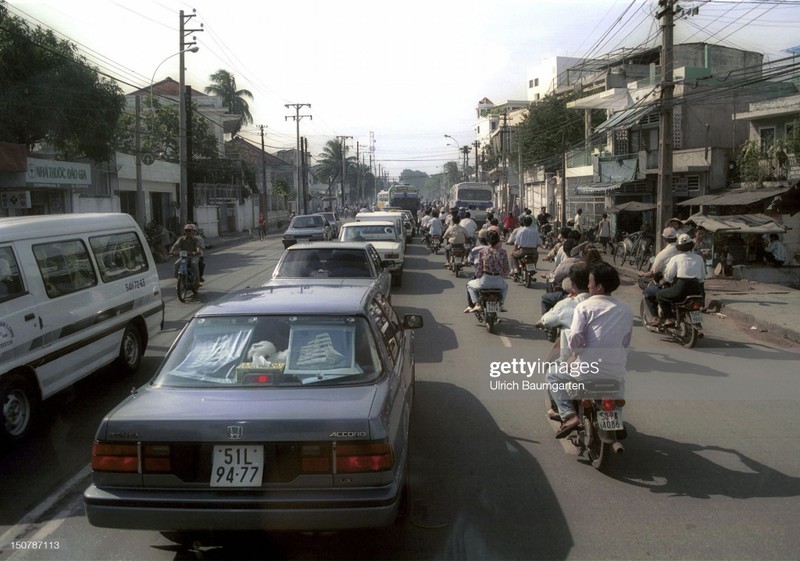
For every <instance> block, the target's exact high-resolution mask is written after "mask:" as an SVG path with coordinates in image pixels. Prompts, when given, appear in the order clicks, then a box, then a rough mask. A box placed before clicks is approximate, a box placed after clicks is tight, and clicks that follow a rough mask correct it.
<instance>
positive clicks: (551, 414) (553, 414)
mask: <svg viewBox="0 0 800 561" xmlns="http://www.w3.org/2000/svg"><path fill="white" fill-rule="evenodd" d="M547 418H548V419H550V420H551V421H558V422H559V423H560V422H561V415H559V414H558V411H555V410H553V409H548V411H547Z"/></svg>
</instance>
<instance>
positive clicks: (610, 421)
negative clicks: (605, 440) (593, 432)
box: [597, 410, 623, 430]
mask: <svg viewBox="0 0 800 561" xmlns="http://www.w3.org/2000/svg"><path fill="white" fill-rule="evenodd" d="M597 427H598V428H599V429H600V430H622V428H623V426H622V411H616V410H615V411H604V410H602V411H598V412H597Z"/></svg>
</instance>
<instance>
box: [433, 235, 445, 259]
mask: <svg viewBox="0 0 800 561" xmlns="http://www.w3.org/2000/svg"><path fill="white" fill-rule="evenodd" d="M430 248H431V253H435V254H436V255H439V250H440V249H441V248H442V236H438V235H436V234H433V235H431V245H430Z"/></svg>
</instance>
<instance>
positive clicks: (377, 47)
mask: <svg viewBox="0 0 800 561" xmlns="http://www.w3.org/2000/svg"><path fill="white" fill-rule="evenodd" d="M679 4H680V5H681V6H683V7H685V8H690V7H693V6H697V7H699V8H700V9H699V13H698V14H697V15H693V16H691V17H687V18H683V19H680V20H678V21H677V22H676V27H675V37H676V41H677V42H680V41H691V42H698V41H708V42H711V43H715V44H722V45H725V46H729V47H737V48H743V49H747V50H754V51H757V52H760V53H763V54H764V55H765V59H766V60H774V59H778V58H782V57H785V56H787V54H786V53H785V52H783V51H784V50H785V49H787V48H790V47H793V46H797V45H800V36H798V34H797V33H796V30H797V29H798V28H800V1H797V2H796V1H793V0H783V1H775V0H768V1H764V2H758V1H744V2H739V1H734V0H710V1H709V0H696V1H694V0H686V1H683V2H680V3H679ZM7 5H8V7H9V10H10V12H11V13H12V14H13V15H16V16H19V17H23V18H25V19H27V20H29V21H30V22H31V23H32V24H34V25H41V26H43V27H45V28H49V29H52V30H54V31H55V32H56V33H57V35H58V36H59V37H61V38H64V39H69V40H70V41H72V42H73V43H75V44H76V45H77V47H78V49H79V51H80V53H81V54H82V55H83V56H85V57H86V58H87V59H88V61H89V62H90V63H91V64H92V65H93V66H96V67H97V68H99V69H100V70H101V71H103V72H104V73H106V74H107V75H110V76H112V77H113V78H115V79H117V80H118V81H119V85H120V87H121V88H122V90H123V91H124V92H125V93H128V92H130V91H133V90H135V89H140V88H144V87H148V86H149V85H150V83H151V81H156V82H158V81H159V80H162V79H164V78H167V77H171V78H173V79H175V80H178V77H179V70H178V64H179V57H178V56H175V55H176V53H177V52H178V51H179V50H180V37H179V32H178V29H179V20H180V11H181V10H183V11H184V14H185V15H189V14H192V13H194V14H196V15H195V17H193V18H191V19H190V20H188V23H187V28H192V29H199V28H200V27H201V24H202V29H203V30H202V31H200V32H196V33H193V34H192V35H193V36H194V38H195V39H196V42H197V46H198V47H199V51H198V52H197V53H186V55H185V64H186V84H187V85H191V86H192V87H193V88H194V89H195V90H198V91H203V89H204V88H205V87H206V86H207V85H208V84H209V83H210V81H209V76H211V74H213V73H214V72H216V71H217V70H219V69H225V70H227V71H229V72H231V73H232V74H233V75H234V76H235V78H236V82H237V87H238V88H240V89H247V90H250V92H252V94H253V99H252V100H251V101H249V104H250V111H251V113H252V115H253V117H254V122H253V124H251V125H249V126H247V127H246V128H244V129H243V130H242V131H241V133H240V135H241V136H243V137H244V138H246V139H248V140H251V141H253V142H254V143H256V144H257V145H260V142H261V139H260V132H259V128H258V126H259V125H263V126H265V127H266V129H265V131H266V139H265V145H266V147H267V151H269V152H273V153H274V152H275V151H277V150H282V149H289V148H293V147H295V146H296V123H295V121H294V120H293V119H291V118H289V119H287V117H288V116H293V115H296V112H295V109H294V108H293V107H292V108H287V107H285V106H286V105H287V104H297V103H304V104H310V107H307V106H306V107H302V109H301V111H300V115H301V116H303V117H302V119H301V120H300V134H301V136H304V137H306V138H308V141H309V146H310V147H309V151H310V152H311V154H312V156H317V155H319V153H320V152H321V151H322V148H323V146H324V145H325V143H326V142H327V141H329V140H332V139H335V138H336V137H337V136H346V137H350V138H348V139H347V145H348V147H349V154H350V155H354V154H355V150H356V145H357V144H358V146H359V152H360V154H364V155H366V157H365V159H364V161H365V162H367V163H368V162H369V158H368V155H369V153H370V146H371V144H370V133H372V135H373V138H374V145H372V146H373V147H374V152H372V153H373V155H374V159H375V162H376V164H380V165H381V170H382V171H383V172H384V173H386V174H388V175H389V177H390V178H397V177H398V176H399V174H400V173H401V172H402V171H403V170H404V169H410V170H419V171H423V172H426V173H428V174H435V173H440V172H441V171H442V166H443V165H444V164H445V163H446V162H448V161H460V154H459V153H458V148H457V146H456V144H458V145H465V144H470V143H471V142H472V141H473V140H474V133H473V130H474V126H475V124H476V112H475V110H476V107H477V105H478V101H479V100H481V99H483V98H484V97H488V98H489V99H490V100H492V101H493V102H494V103H495V104H500V103H502V102H504V101H506V100H525V99H527V83H528V78H529V77H530V76H529V70H530V69H531V68H535V67H536V66H538V65H540V64H541V63H542V62H543V61H545V60H547V59H549V58H552V57H555V56H570V57H579V58H584V57H591V56H597V55H599V54H605V53H608V52H611V51H615V50H618V49H621V48H634V47H640V46H657V45H658V44H660V40H661V39H660V35H659V33H658V21H657V20H656V18H655V16H654V14H655V12H656V11H657V8H658V3H657V0H493V1H492V2H478V1H477V0H426V1H421V0H383V1H381V2H376V1H374V0H296V1H294V2H289V1H285V0H224V1H220V0H210V1H209V0H195V1H193V2H184V1H180V0H7ZM187 40H191V36H190V37H189V38H188V39H187ZM445 135H449V136H451V137H454V138H455V139H456V141H457V142H456V141H453V140H451V139H449V138H447V137H445Z"/></svg>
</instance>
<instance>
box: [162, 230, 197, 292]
mask: <svg viewBox="0 0 800 561" xmlns="http://www.w3.org/2000/svg"><path fill="white" fill-rule="evenodd" d="M180 251H185V252H186V253H187V254H188V256H189V267H190V268H191V269H192V276H193V278H194V283H193V285H192V287H191V288H197V287H198V286H199V285H200V265H199V263H198V260H197V259H196V258H195V257H196V256H198V255H201V254H202V251H201V249H200V245H199V244H198V242H197V238H196V237H195V236H194V224H187V225H186V226H184V227H183V235H182V236H181V237H180V238H178V239H177V240H175V243H174V244H172V247H171V248H170V250H169V253H170V255H176V254H178V252H180ZM177 269H178V264H177V263H176V264H175V273H176V276H177Z"/></svg>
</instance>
